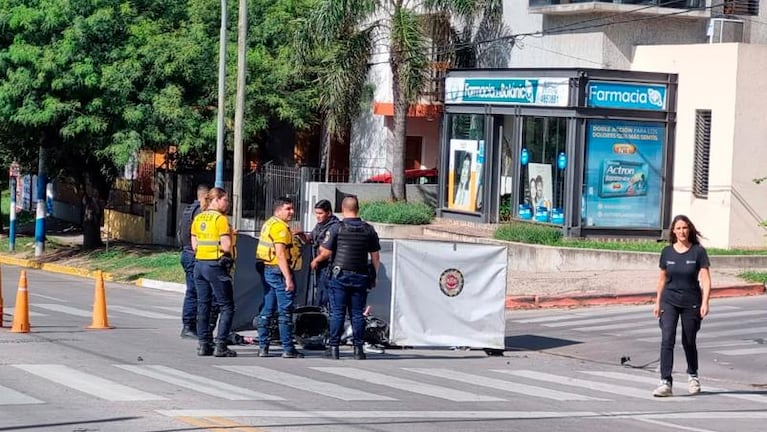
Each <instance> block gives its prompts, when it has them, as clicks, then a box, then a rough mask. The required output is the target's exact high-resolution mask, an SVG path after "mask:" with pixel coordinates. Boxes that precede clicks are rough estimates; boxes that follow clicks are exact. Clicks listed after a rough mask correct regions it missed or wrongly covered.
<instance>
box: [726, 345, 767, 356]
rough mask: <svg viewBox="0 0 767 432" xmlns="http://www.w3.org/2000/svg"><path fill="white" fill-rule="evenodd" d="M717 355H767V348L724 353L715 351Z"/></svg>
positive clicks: (742, 349)
mask: <svg viewBox="0 0 767 432" xmlns="http://www.w3.org/2000/svg"><path fill="white" fill-rule="evenodd" d="M715 352H716V353H717V354H724V355H728V356H741V355H752V354H767V347H759V348H741V349H735V350H724V351H715Z"/></svg>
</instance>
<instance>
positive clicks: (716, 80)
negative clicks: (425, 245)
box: [351, 0, 767, 247]
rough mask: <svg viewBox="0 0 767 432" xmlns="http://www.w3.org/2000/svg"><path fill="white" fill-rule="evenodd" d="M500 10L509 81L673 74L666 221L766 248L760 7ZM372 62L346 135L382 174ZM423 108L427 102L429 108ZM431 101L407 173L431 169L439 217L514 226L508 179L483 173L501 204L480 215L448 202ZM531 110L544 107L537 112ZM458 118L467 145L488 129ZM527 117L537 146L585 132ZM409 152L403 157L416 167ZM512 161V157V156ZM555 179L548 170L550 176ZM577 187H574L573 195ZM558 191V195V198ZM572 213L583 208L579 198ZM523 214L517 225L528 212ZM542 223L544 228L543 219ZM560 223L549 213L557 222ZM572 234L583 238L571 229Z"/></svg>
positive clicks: (543, 0) (383, 89) (577, 4)
mask: <svg viewBox="0 0 767 432" xmlns="http://www.w3.org/2000/svg"><path fill="white" fill-rule="evenodd" d="M503 5H504V19H505V21H506V24H507V25H508V27H509V28H510V30H511V33H512V34H513V35H514V37H513V38H512V39H513V49H512V50H511V51H510V55H509V58H508V66H509V68H510V69H512V71H510V73H509V74H508V77H507V78H513V77H514V76H515V75H516V76H518V74H515V73H514V72H513V70H518V69H540V70H541V71H542V72H540V73H537V74H534V75H537V76H540V74H541V73H543V74H544V75H546V74H549V73H550V72H545V70H547V69H549V70H555V69H559V68H576V69H577V68H584V69H603V70H623V71H627V72H634V73H640V72H653V73H660V74H673V75H675V76H676V77H677V78H676V80H677V82H676V84H675V85H676V87H677V88H676V112H674V113H670V112H669V111H665V112H666V113H667V114H671V116H670V117H669V122H670V123H669V124H671V125H673V128H674V129H675V133H674V134H673V135H672V136H671V138H670V139H671V140H672V141H670V142H668V143H664V146H665V145H667V146H668V148H672V149H673V152H672V154H670V156H669V157H668V159H667V161H668V163H670V164H671V165H670V166H669V169H670V171H669V175H668V180H670V181H671V182H670V183H669V188H670V189H669V190H670V191H671V192H669V195H668V198H669V199H668V204H667V206H668V208H665V209H663V212H664V214H668V215H673V214H678V213H684V214H687V215H689V216H690V217H691V218H692V219H693V221H695V222H696V224H697V225H698V228H699V229H700V230H701V231H702V232H703V233H704V234H705V236H706V239H705V242H706V244H707V245H709V246H717V247H764V246H765V244H767V242H766V241H765V234H766V233H767V231H766V230H765V228H764V227H763V226H762V225H760V222H761V221H763V220H765V219H767V200H766V199H765V196H767V191H765V189H764V188H765V187H767V186H764V185H757V184H756V183H755V182H754V181H753V180H754V179H755V178H759V177H764V176H765V175H767V173H766V172H767V153H766V152H764V151H763V150H761V149H762V147H763V145H764V144H763V143H764V142H765V139H767V130H765V127H764V124H765V122H764V119H763V117H764V116H763V114H762V113H764V112H765V111H767V98H765V97H764V96H765V95H766V94H767V93H765V91H767V78H764V77H763V75H764V74H763V73H761V72H759V71H760V70H764V66H766V65H765V64H764V63H765V61H767V60H763V59H767V45H764V44H766V43H767V26H765V25H764V24H763V23H762V22H761V21H760V19H762V18H761V17H764V16H767V6H765V3H764V2H759V0H736V1H726V0H725V1H717V0H684V1H665V2H664V1H663V0H651V1H647V0H644V1H636V0H615V1H582V0H506V1H504V2H503ZM379 60H380V59H379ZM374 63H378V64H377V65H376V66H374V67H373V70H372V72H371V82H372V83H374V85H375V88H376V93H375V103H374V104H373V107H371V110H370V111H369V112H368V113H366V114H365V115H363V116H361V117H360V119H359V120H358V122H357V123H356V124H355V126H354V128H353V133H352V143H351V147H352V150H351V151H352V155H353V156H352V161H354V160H355V159H354V157H355V156H359V159H357V160H358V161H359V162H358V163H357V165H358V166H359V167H363V166H365V165H367V166H369V167H375V166H377V165H383V166H390V164H389V162H390V159H391V157H392V155H391V150H390V149H391V147H390V143H391V129H392V124H391V115H390V114H391V113H390V112H388V111H386V110H385V109H383V108H384V107H386V106H387V104H388V105H389V106H390V104H391V76H390V73H389V71H388V65H386V64H385V63H384V64H380V63H381V62H380V61H376V62H374ZM424 102H425V103H424V105H429V101H428V100H427V101H424ZM441 103H442V101H436V102H435V103H434V104H432V105H437V106H436V107H432V109H428V110H427V109H423V108H422V109H420V110H419V109H415V108H414V109H413V110H411V117H409V122H408V136H409V142H413V143H419V145H418V146H416V145H415V144H413V145H412V146H409V147H420V152H418V151H416V150H414V149H411V150H409V151H410V152H412V155H416V154H418V155H419V157H420V159H419V160H418V163H417V164H416V163H413V167H416V165H419V166H417V167H420V168H431V167H435V166H436V167H440V171H441V173H440V174H441V179H442V181H441V183H440V188H441V189H442V196H444V197H446V200H445V201H443V202H442V204H441V209H440V210H441V211H443V212H444V213H445V214H446V215H448V214H454V215H455V217H463V218H465V217H469V218H471V217H479V218H481V219H482V220H485V221H488V222H494V221H499V220H504V219H505V218H512V219H514V218H520V213H519V211H520V208H519V207H518V205H520V204H522V202H521V201H520V200H519V197H520V196H521V195H522V194H524V192H521V191H522V190H523V189H524V188H522V185H521V184H514V183H513V182H514V181H515V180H516V181H518V182H519V183H521V180H519V178H520V177H519V176H517V177H514V178H509V177H510V176H504V175H502V173H497V172H496V173H489V174H490V175H493V176H495V177H492V178H488V181H489V180H492V181H495V182H497V183H498V185H499V189H498V191H499V197H498V198H499V200H498V202H497V203H495V204H493V203H492V202H486V203H483V207H484V208H483V209H481V211H480V212H477V211H476V210H477V206H476V203H477V202H476V200H477V198H476V194H475V198H474V200H475V201H474V204H475V205H474V207H473V208H471V210H472V211H469V209H470V208H469V206H468V205H467V207H465V208H464V209H463V210H462V209H461V208H459V207H460V206H457V205H455V202H451V201H450V199H449V197H450V187H451V182H450V181H449V180H450V174H451V173H450V172H449V166H450V158H451V157H452V156H454V155H453V154H448V152H446V150H445V149H448V148H449V146H448V145H449V139H450V137H448V136H447V135H448V134H447V133H446V132H447V131H446V130H441V128H440V124H442V125H443V126H444V127H450V125H448V123H446V122H444V121H442V120H441V118H442V115H441V114H439V113H440V112H441V111H443V110H444V108H442V107H440V106H439V105H441ZM491 105H492V104H486V107H490V106H491ZM480 106H482V105H480ZM541 108H544V107H541V106H538V107H537V108H535V109H539V110H540V109H541ZM531 109H532V108H531ZM419 113H420V114H419ZM629 117H630V116H629ZM483 118H484V117H483ZM570 118H573V117H570ZM627 118H628V117H627ZM435 120H436V121H435ZM466 121H468V122H469V123H470V124H469V125H468V126H467V127H468V129H467V130H469V129H471V128H472V125H471V123H472V122H473V123H474V130H475V132H474V134H475V135H474V136H470V137H469V138H468V139H478V138H477V135H476V134H477V132H476V129H477V126H478V125H479V124H481V125H482V127H486V126H487V125H486V123H485V120H479V119H473V120H472V119H469V120H466ZM530 121H531V122H533V123H534V122H536V121H538V122H539V123H540V124H537V125H536V124H531V125H530V129H529V130H530V131H531V132H530V133H529V134H528V135H530V134H535V133H538V134H541V137H540V139H544V137H543V135H542V134H543V133H544V131H545V133H546V134H547V136H546V137H545V139H547V140H549V139H551V137H556V136H561V134H562V133H563V132H562V130H563V129H562V128H565V129H564V130H565V131H567V134H568V136H569V134H573V137H575V138H577V139H579V140H581V141H582V142H584V143H585V142H586V141H587V137H586V134H588V133H589V132H588V129H587V128H582V129H579V130H568V129H567V127H569V126H567V125H568V124H569V123H570V121H569V120H567V117H565V120H551V119H549V120H546V121H545V122H546V124H543V121H544V120H542V119H541V120H530ZM552 122H553V123H552ZM451 125H452V123H451ZM557 128H559V129H557ZM525 130H528V129H526V128H525V126H522V129H520V133H524V132H523V131H525ZM557 130H559V132H558V131H557ZM440 134H442V137H443V138H441V137H440ZM557 134H559V135H557ZM578 134H580V135H578ZM483 137H484V135H483ZM412 155H411V156H409V157H408V159H409V160H411V161H414V160H415V159H417V158H416V157H413V156H412ZM475 156H479V154H478V153H476V154H475ZM500 156H501V155H498V154H496V155H493V157H500ZM519 156H520V158H519V159H521V156H522V155H519ZM568 156H570V155H569V154H568ZM482 157H486V155H482ZM475 160H476V159H475ZM570 160H571V161H572V160H573V159H570ZM534 163H536V162H534ZM353 164H354V162H353ZM456 166H457V162H456V161H453V168H454V169H455V168H456ZM410 167H411V166H406V168H410ZM581 168H582V167H581ZM445 171H448V172H445ZM553 172H554V174H556V170H554V171H553ZM453 175H455V172H453ZM582 175H583V176H586V175H587V174H586V173H583V174H582ZM575 184H576V183H572V185H573V187H574V185H575ZM454 187H455V186H454ZM527 188H530V186H529V184H528V186H527ZM528 190H529V189H528ZM453 192H454V193H453V199H455V191H453ZM512 192H513V194H515V201H514V202H513V205H511V206H504V205H502V200H501V196H503V195H504V194H509V196H511V195H512ZM582 192H583V191H570V192H569V193H571V198H572V199H575V197H576V196H582V195H583V193H582ZM586 192H588V191H586ZM528 194H529V192H528ZM552 194H553V192H552ZM565 195H566V194H565V193H564V192H563V193H562V194H561V197H562V198H564V196H565ZM491 198H492V197H491ZM517 201H519V202H517ZM574 205H575V207H579V208H583V207H584V205H579V204H578V203H577V202H576V203H575V204H574ZM555 209H556V210H560V209H561V208H559V207H558V206H555V205H554V204H553V203H552V205H551V207H550V208H548V212H549V214H548V221H546V223H551V222H552V216H553V214H552V213H554V210H555ZM524 210H525V209H523V212H522V217H521V218H522V219H525V218H528V216H529V215H528V213H526V211H524ZM562 210H564V209H562ZM530 211H531V219H532V220H535V219H536V218H535V214H536V209H535V208H532V209H531V210H530ZM578 211H580V210H578ZM575 218H580V214H573V215H571V219H573V220H574V219H575ZM540 219H541V221H543V217H541V218H540ZM560 221H562V219H560V215H559V214H557V219H556V222H560ZM664 222H665V221H664ZM564 225H565V226H566V225H567V223H564ZM571 227H572V225H571ZM572 233H573V234H581V233H580V232H579V231H578V230H574V231H572Z"/></svg>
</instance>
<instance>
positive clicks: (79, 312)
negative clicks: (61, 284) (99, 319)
mask: <svg viewBox="0 0 767 432" xmlns="http://www.w3.org/2000/svg"><path fill="white" fill-rule="evenodd" d="M29 306H30V307H33V308H40V309H45V310H49V311H53V312H61V313H65V314H67V315H74V316H79V317H87V318H90V317H92V316H93V311H90V310H85V309H78V308H73V307H71V306H64V305H60V304H56V303H32V304H30V305H29Z"/></svg>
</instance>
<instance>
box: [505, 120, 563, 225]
mask: <svg viewBox="0 0 767 432" xmlns="http://www.w3.org/2000/svg"><path fill="white" fill-rule="evenodd" d="M522 122H523V123H522V152H521V154H520V158H519V160H520V163H521V164H522V169H521V170H520V174H521V178H520V179H519V208H518V213H517V216H518V217H519V218H520V219H529V220H534V221H538V222H547V223H553V224H557V225H562V224H563V223H564V209H563V203H564V191H565V173H564V169H565V164H563V162H562V161H563V160H564V161H566V160H567V155H566V153H565V147H566V143H567V120H566V119H564V118H557V117H524V118H523V119H522Z"/></svg>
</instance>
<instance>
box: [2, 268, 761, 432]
mask: <svg viewBox="0 0 767 432" xmlns="http://www.w3.org/2000/svg"><path fill="white" fill-rule="evenodd" d="M2 270H3V273H2V282H3V290H2V292H3V298H4V300H5V307H6V310H5V312H6V315H5V324H6V326H9V325H10V315H9V312H12V311H11V310H9V309H10V308H12V307H13V305H14V298H15V293H16V283H17V281H18V269H16V268H14V267H9V266H4V267H3V269H2ZM28 275H29V292H30V304H31V305H30V321H31V326H32V332H31V333H29V334H17V333H10V332H9V331H8V330H7V329H2V330H0V431H11V430H19V431H27V430H30V431H31V430H40V431H43V430H45V431H191V430H236V431H401V430H406V429H407V430H413V431H425V432H428V431H435V432H436V431H440V432H444V431H467V430H468V431H511V430H524V431H560V430H561V431H565V430H568V431H569V430H590V431H597V432H602V431H604V432H606V431H613V430H616V428H618V429H617V430H625V431H657V430H658V428H663V429H665V430H685V431H731V430H737V431H757V430H762V429H763V427H761V426H759V425H760V424H762V423H763V422H764V420H765V419H767V412H766V411H767V410H765V407H767V394H766V392H765V390H764V389H763V387H761V386H760V384H763V382H764V381H765V375H764V369H765V368H764V367H765V360H764V356H763V355H760V354H759V353H762V354H763V353H764V352H763V351H750V352H745V351H742V350H749V349H751V350H754V349H756V350H759V349H762V348H763V347H764V345H762V344H761V339H759V337H760V334H761V335H764V327H767V318H765V316H764V313H763V311H764V310H765V306H767V298H765V297H758V298H747V299H728V300H717V301H715V302H714V306H713V308H712V315H711V317H710V319H707V320H706V321H705V322H704V328H703V330H702V331H701V345H703V344H704V343H705V344H708V345H706V346H705V347H704V346H702V348H701V357H702V365H701V375H702V376H701V379H702V384H703V388H704V393H703V394H701V395H698V396H695V397H690V396H686V395H685V394H684V388H682V386H677V388H675V391H676V392H677V394H678V396H677V397H674V398H670V399H661V400H658V399H653V398H652V396H651V391H652V389H653V388H654V387H655V385H656V383H657V376H656V373H655V371H654V368H655V367H657V362H655V363H654V362H653V360H655V359H656V358H657V341H653V340H652V338H655V339H657V338H658V334H657V333H653V332H652V331H651V330H650V329H652V328H653V327H654V326H656V325H657V324H656V323H655V322H654V320H653V319H652V316H651V315H650V310H649V308H648V307H647V306H642V307H622V308H610V309H581V310H577V311H563V310H543V311H525V312H512V313H510V314H509V321H508V325H507V334H508V338H507V345H508V346H510V347H511V348H510V351H507V352H506V354H505V356H504V357H486V356H485V354H484V353H483V352H482V351H479V350H472V351H453V350H447V349H442V350H427V349H413V350H404V351H402V350H396V351H395V350H390V351H387V353H386V354H383V355H375V354H371V355H370V356H369V360H367V361H354V360H351V359H349V357H350V349H349V348H346V349H344V350H342V356H344V357H345V358H344V359H342V360H340V361H332V360H327V359H324V358H322V355H321V354H322V353H321V352H317V351H307V352H306V353H307V358H305V359H295V360H288V359H281V358H278V357H273V358H265V359H263V358H257V357H256V355H255V354H256V349H255V347H253V346H236V347H234V349H235V350H237V351H238V352H239V354H240V356H239V357H237V358H225V359H217V358H211V357H205V358H199V357H197V356H196V355H195V353H194V350H195V345H196V343H195V342H194V341H190V340H182V339H180V338H179V337H178V332H179V330H180V319H179V311H180V305H181V300H182V298H181V295H180V294H178V293H173V292H164V291H155V290H151V289H141V288H137V287H135V286H129V285H119V284H111V283H108V284H107V303H108V308H109V321H110V324H111V325H112V326H114V328H113V329H110V330H87V329H85V327H86V326H87V325H89V324H90V323H91V307H92V304H93V291H94V282H93V281H92V280H88V279H80V278H76V277H70V276H64V275H58V274H49V273H43V272H37V271H30V272H29V273H28ZM594 320H597V321H594ZM584 321H586V322H584ZM606 326H617V327H608V328H600V327H606ZM589 327H590V329H589ZM594 327H596V328H594ZM645 329H647V330H645ZM760 329H761V330H760ZM639 330H643V331H642V332H639ZM656 330H657V328H656ZM628 332H636V333H628ZM644 339H647V340H646V341H645V340H644ZM275 351H276V352H279V350H277V349H275ZM621 356H625V357H631V360H630V361H629V362H628V363H629V364H631V365H634V366H645V367H643V368H631V367H626V366H625V365H624V366H621V364H620V357H621ZM677 358H678V363H677V368H676V369H677V371H682V372H683V370H684V360H683V355H682V354H681V349H680V352H679V353H678V354H677ZM644 363H646V365H644ZM679 377H680V381H678V382H680V383H682V382H683V381H684V380H683V375H679Z"/></svg>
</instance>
